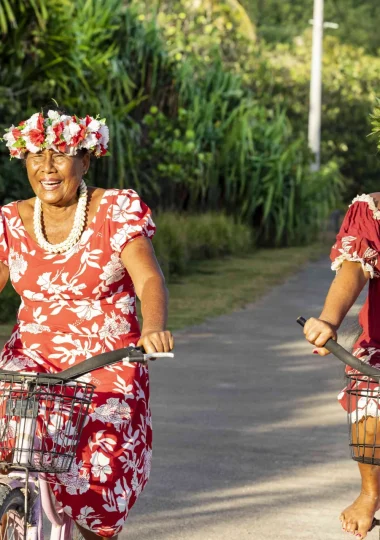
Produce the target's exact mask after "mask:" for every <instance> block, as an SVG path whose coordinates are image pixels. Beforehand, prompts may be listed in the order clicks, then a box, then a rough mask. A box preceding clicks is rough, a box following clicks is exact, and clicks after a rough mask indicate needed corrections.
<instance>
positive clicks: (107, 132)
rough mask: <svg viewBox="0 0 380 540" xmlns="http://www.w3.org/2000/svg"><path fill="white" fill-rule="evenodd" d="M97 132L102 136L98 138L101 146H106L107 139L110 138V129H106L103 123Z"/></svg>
mask: <svg viewBox="0 0 380 540" xmlns="http://www.w3.org/2000/svg"><path fill="white" fill-rule="evenodd" d="M99 133H100V135H101V136H102V138H101V139H100V143H101V144H102V145H103V146H107V145H108V141H109V140H110V130H109V129H108V126H106V125H105V124H101V126H100V129H99Z"/></svg>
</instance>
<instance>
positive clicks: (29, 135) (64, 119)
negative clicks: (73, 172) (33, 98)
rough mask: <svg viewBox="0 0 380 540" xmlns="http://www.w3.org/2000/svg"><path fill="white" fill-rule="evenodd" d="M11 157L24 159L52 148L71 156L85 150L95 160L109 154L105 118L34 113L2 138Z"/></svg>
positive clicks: (52, 112) (12, 127) (53, 112)
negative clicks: (31, 153) (28, 154)
mask: <svg viewBox="0 0 380 540" xmlns="http://www.w3.org/2000/svg"><path fill="white" fill-rule="evenodd" d="M3 140H5V141H6V145H7V147H8V148H9V151H10V154H11V157H15V158H18V159H23V158H25V155H26V154H27V152H33V153H37V152H41V151H42V150H45V149H52V150H54V151H55V152H62V153H63V154H68V155H69V156H75V155H76V154H77V152H78V150H82V149H86V150H88V151H89V152H91V153H93V154H94V155H95V156H96V157H101V156H104V155H105V154H106V153H107V146H108V141H109V130H108V127H107V126H106V123H105V119H104V118H103V119H101V120H100V119H99V118H98V117H96V118H93V117H92V116H88V115H87V116H86V117H85V118H78V117H77V116H68V115H66V114H62V115H60V114H59V113H58V112H57V111H49V112H48V113H47V118H44V117H43V115H42V113H35V114H33V115H32V116H31V117H30V118H29V119H28V120H25V121H24V122H20V124H19V125H18V126H17V127H15V126H13V125H12V126H11V127H10V128H9V129H7V130H6V133H5V135H4V137H3Z"/></svg>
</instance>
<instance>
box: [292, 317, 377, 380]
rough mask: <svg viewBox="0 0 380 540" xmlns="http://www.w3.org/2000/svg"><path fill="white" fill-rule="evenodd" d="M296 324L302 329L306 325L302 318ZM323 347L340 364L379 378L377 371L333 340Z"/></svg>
mask: <svg viewBox="0 0 380 540" xmlns="http://www.w3.org/2000/svg"><path fill="white" fill-rule="evenodd" d="M297 322H298V324H300V325H301V326H302V327H303V326H305V324H306V319H305V318H304V317H298V319H297ZM324 347H325V349H327V350H328V351H330V352H331V353H332V354H333V355H334V356H336V358H338V359H339V360H340V361H341V362H343V363H344V364H346V365H347V366H349V367H351V368H352V369H356V370H357V371H359V372H360V373H363V374H364V375H368V376H369V377H377V378H379V377H380V370H379V369H376V368H374V367H372V366H369V365H368V364H365V363H364V362H361V361H360V360H359V359H358V358H356V357H355V356H353V355H352V354H351V353H349V352H348V351H346V349H344V348H343V347H342V346H341V345H339V343H337V342H336V341H335V340H334V339H329V340H328V341H327V342H326V343H325V344H324Z"/></svg>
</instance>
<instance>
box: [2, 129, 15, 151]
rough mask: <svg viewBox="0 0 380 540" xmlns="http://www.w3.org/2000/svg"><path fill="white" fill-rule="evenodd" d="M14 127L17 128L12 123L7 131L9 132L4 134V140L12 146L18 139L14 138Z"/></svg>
mask: <svg viewBox="0 0 380 540" xmlns="http://www.w3.org/2000/svg"><path fill="white" fill-rule="evenodd" d="M13 129H16V128H15V126H14V125H13V124H12V125H11V127H10V128H9V131H7V133H5V134H4V135H3V139H4V141H7V146H8V147H10V146H12V145H13V144H14V143H15V142H16V139H15V138H14V136H13V133H12V130H13Z"/></svg>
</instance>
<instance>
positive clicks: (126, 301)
mask: <svg viewBox="0 0 380 540" xmlns="http://www.w3.org/2000/svg"><path fill="white" fill-rule="evenodd" d="M115 308H116V309H120V311H121V312H122V313H123V314H124V315H129V313H134V312H135V299H134V298H132V297H131V296H129V294H127V296H123V297H122V298H119V300H116V303H115Z"/></svg>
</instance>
